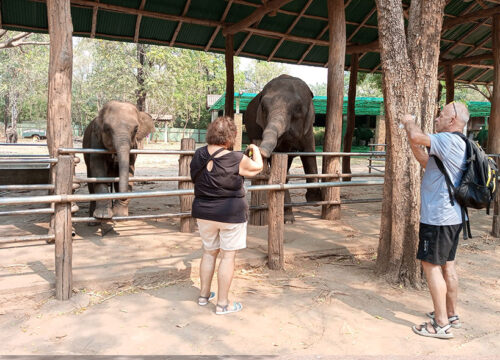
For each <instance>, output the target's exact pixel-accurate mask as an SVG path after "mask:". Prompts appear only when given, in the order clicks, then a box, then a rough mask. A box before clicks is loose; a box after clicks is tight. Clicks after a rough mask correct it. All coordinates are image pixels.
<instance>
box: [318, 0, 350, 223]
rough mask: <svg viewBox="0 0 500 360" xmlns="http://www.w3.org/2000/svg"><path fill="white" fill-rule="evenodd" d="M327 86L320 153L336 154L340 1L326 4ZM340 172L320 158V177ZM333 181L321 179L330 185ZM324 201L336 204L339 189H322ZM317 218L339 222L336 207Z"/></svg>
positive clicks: (324, 208) (340, 101)
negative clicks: (321, 167)
mask: <svg viewBox="0 0 500 360" xmlns="http://www.w3.org/2000/svg"><path fill="white" fill-rule="evenodd" d="M328 26H329V30H328V34H329V39H330V40H329V43H330V44H329V49H328V82H327V86H328V87H327V91H326V94H327V103H326V126H325V144H324V151H327V152H330V151H340V143H341V141H342V107H343V104H344V63H345V42H346V35H345V32H346V30H345V12H344V1H343V0H328ZM340 172H341V168H340V159H339V158H338V157H329V156H324V157H323V174H339V173H340ZM333 180H334V179H325V181H333ZM324 199H325V200H327V201H337V202H340V188H338V187H337V188H326V189H325V192H324ZM321 218H322V219H327V220H337V219H340V205H323V206H322V209H321Z"/></svg>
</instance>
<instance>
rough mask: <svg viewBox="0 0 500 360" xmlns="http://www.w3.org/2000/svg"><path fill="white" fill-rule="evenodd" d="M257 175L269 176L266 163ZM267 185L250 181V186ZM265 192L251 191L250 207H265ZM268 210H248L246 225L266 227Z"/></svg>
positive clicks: (257, 181) (265, 181)
mask: <svg viewBox="0 0 500 360" xmlns="http://www.w3.org/2000/svg"><path fill="white" fill-rule="evenodd" d="M259 175H263V176H266V175H267V176H269V165H268V161H267V160H265V161H264V167H263V169H262V171H261V172H260V173H259ZM264 184H267V180H262V179H257V180H254V179H252V185H264ZM267 198H268V196H267V191H252V195H251V197H250V205H251V206H265V205H267ZM267 210H268V209H262V210H250V218H249V219H248V223H249V224H250V225H256V226H264V225H267V224H268V222H267V220H268V211H267Z"/></svg>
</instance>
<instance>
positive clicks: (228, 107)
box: [224, 34, 234, 118]
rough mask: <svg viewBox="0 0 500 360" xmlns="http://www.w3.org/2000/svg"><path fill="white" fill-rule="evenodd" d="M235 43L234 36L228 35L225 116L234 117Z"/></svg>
mask: <svg viewBox="0 0 500 360" xmlns="http://www.w3.org/2000/svg"><path fill="white" fill-rule="evenodd" d="M233 54H234V42H233V35H231V34H227V35H226V57H225V59H226V104H225V107H224V111H225V115H226V116H229V117H231V118H232V117H233V115H234V108H233V104H234V63H233V62H234V56H233Z"/></svg>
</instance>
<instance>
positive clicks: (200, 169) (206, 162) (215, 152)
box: [192, 148, 226, 183]
mask: <svg viewBox="0 0 500 360" xmlns="http://www.w3.org/2000/svg"><path fill="white" fill-rule="evenodd" d="M224 150H226V149H225V148H220V149H219V150H217V151H214V153H213V154H212V155H210V157H209V158H208V160H207V161H205V163H204V164H203V166H202V167H200V168H199V169H198V171H197V172H196V174H194V175H193V176H192V179H193V183H195V182H196V179H198V176H199V175H200V174H201V171H202V170H203V169H205V167H206V166H207V165H208V163H209V162H210V161H212V160H213V159H214V158H215V155H217V154H219V153H220V152H222V151H224ZM207 151H208V150H207Z"/></svg>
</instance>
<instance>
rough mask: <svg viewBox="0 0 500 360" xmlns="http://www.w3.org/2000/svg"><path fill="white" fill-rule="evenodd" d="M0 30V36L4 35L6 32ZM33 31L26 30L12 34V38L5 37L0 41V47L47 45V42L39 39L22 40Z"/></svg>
mask: <svg viewBox="0 0 500 360" xmlns="http://www.w3.org/2000/svg"><path fill="white" fill-rule="evenodd" d="M4 31H5V32H0V38H1V37H2V36H4V35H5V33H6V32H7V31H6V30H4ZM32 34H33V33H28V32H22V33H19V34H17V35H14V36H13V37H12V38H10V39H7V40H5V41H3V42H0V49H8V48H13V47H19V46H24V45H49V44H50V43H49V42H41V41H23V39H24V40H27V39H28V37H29V36H30V35H32Z"/></svg>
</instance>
